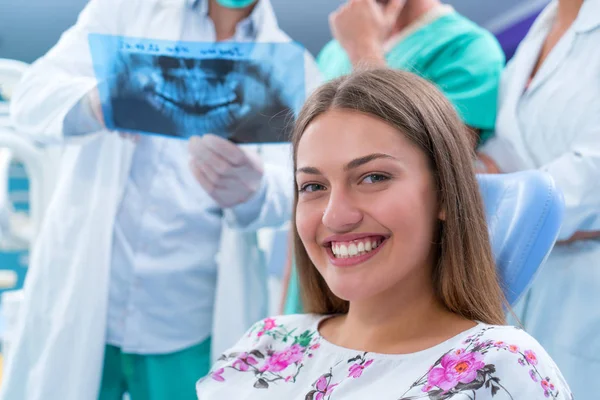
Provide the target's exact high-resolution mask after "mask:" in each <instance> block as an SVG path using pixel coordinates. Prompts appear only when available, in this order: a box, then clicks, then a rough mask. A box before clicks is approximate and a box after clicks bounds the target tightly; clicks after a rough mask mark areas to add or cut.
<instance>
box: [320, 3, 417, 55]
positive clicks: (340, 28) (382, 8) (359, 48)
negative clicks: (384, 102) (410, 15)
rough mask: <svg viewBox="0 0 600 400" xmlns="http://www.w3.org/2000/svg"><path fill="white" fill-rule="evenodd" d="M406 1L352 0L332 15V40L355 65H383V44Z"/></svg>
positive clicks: (330, 21) (330, 19)
mask: <svg viewBox="0 0 600 400" xmlns="http://www.w3.org/2000/svg"><path fill="white" fill-rule="evenodd" d="M405 3H406V0H390V1H389V2H388V3H387V4H385V5H383V4H381V5H380V4H377V2H376V1H375V0H349V1H348V2H347V3H346V4H344V5H342V6H340V8H338V9H337V10H336V11H334V12H333V13H331V15H330V16H329V25H330V27H331V32H332V34H333V37H334V38H335V39H336V40H337V41H338V42H339V43H340V45H341V46H342V47H343V48H344V49H345V50H346V52H347V53H348V56H349V57H350V60H351V61H352V63H353V64H355V65H356V64H357V63H361V62H369V61H371V62H373V61H375V62H383V64H384V65H385V59H384V54H383V44H384V42H385V40H386V39H387V38H388V36H389V34H390V32H391V31H392V29H393V27H394V25H395V23H396V21H397V19H398V16H399V15H400V12H401V11H402V9H403V8H404V4H405Z"/></svg>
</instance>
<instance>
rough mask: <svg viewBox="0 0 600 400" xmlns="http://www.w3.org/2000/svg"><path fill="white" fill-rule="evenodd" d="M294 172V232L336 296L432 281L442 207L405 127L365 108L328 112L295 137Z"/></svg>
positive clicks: (368, 294)
mask: <svg viewBox="0 0 600 400" xmlns="http://www.w3.org/2000/svg"><path fill="white" fill-rule="evenodd" d="M296 179H297V183H298V188H297V189H298V190H299V197H298V204H297V210H296V225H297V229H298V233H299V235H300V238H301V239H302V242H303V243H304V246H305V247H306V250H307V252H308V255H309V257H310V259H311V260H312V262H313V263H314V264H315V266H316V267H317V269H318V270H319V272H320V273H321V275H322V276H323V278H324V279H325V281H326V282H327V284H328V286H329V287H330V288H331V290H332V291H333V293H334V294H335V295H336V296H338V297H340V298H341V299H344V300H348V301H361V300H365V299H369V298H373V297H374V296H377V295H379V294H383V293H385V292H386V291H389V290H394V291H396V290H402V287H407V286H403V283H410V285H411V287H412V289H415V285H417V286H418V287H421V288H424V287H425V286H427V285H428V286H429V287H431V263H432V261H431V251H432V241H433V240H434V234H435V227H436V223H437V220H438V218H440V217H441V213H440V210H439V207H438V204H437V199H436V193H435V184H434V181H433V177H432V175H431V172H430V168H429V165H428V160H427V158H426V157H425V155H424V154H423V153H422V152H421V151H420V150H419V149H418V148H417V147H416V146H414V145H413V144H412V143H411V142H410V141H409V140H408V139H407V138H406V137H405V136H404V134H402V133H401V132H399V131H398V130H397V129H395V128H394V127H392V126H390V125H388V124H387V123H385V122H383V121H381V120H379V119H377V118H375V117H371V116H369V115H366V114H362V113H358V112H354V111H346V110H331V111H328V112H326V113H324V114H322V115H320V116H319V117H318V118H316V119H315V120H313V122H311V123H310V124H309V126H308V127H307V129H306V130H305V132H304V134H303V136H302V138H301V139H300V142H299V144H298V149H297V170H296Z"/></svg>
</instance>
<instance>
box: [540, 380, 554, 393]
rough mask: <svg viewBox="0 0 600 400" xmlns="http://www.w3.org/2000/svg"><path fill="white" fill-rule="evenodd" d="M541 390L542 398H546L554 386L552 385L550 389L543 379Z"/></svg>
mask: <svg viewBox="0 0 600 400" xmlns="http://www.w3.org/2000/svg"><path fill="white" fill-rule="evenodd" d="M541 384H542V388H543V389H544V396H546V397H550V390H552V389H553V388H554V385H552V388H551V387H550V383H549V382H548V381H547V380H546V379H544V380H542V383H541Z"/></svg>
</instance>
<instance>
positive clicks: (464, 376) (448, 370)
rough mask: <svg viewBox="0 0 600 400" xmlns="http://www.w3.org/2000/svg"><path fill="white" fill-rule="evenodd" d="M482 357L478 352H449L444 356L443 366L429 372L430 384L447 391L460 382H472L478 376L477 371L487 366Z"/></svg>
mask: <svg viewBox="0 0 600 400" xmlns="http://www.w3.org/2000/svg"><path fill="white" fill-rule="evenodd" d="M482 358H483V356H482V355H481V354H479V353H476V352H472V353H464V354H460V355H457V354H454V353H448V354H446V355H445V356H444V357H442V361H441V363H440V365H441V366H439V367H437V368H434V369H432V370H431V371H430V372H429V375H428V377H427V379H428V384H429V385H432V386H437V387H439V388H440V389H443V390H444V393H446V392H448V391H449V390H450V389H452V388H454V387H455V386H456V385H458V383H465V384H466V383H471V382H473V381H474V380H475V378H477V371H479V370H480V369H482V368H483V367H485V364H484V363H483V361H482Z"/></svg>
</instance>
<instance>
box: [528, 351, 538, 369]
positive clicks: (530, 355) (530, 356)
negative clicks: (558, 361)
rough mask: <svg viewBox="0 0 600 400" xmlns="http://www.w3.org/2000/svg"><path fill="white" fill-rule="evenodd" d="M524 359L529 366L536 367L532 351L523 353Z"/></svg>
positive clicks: (535, 359)
mask: <svg viewBox="0 0 600 400" xmlns="http://www.w3.org/2000/svg"><path fill="white" fill-rule="evenodd" d="M525 358H526V359H527V362H528V363H529V364H531V365H537V363H538V359H537V356H536V355H535V353H534V352H533V351H532V350H527V351H525Z"/></svg>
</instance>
